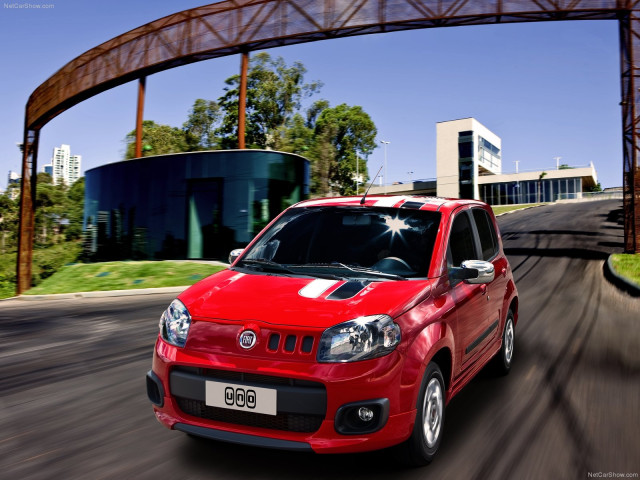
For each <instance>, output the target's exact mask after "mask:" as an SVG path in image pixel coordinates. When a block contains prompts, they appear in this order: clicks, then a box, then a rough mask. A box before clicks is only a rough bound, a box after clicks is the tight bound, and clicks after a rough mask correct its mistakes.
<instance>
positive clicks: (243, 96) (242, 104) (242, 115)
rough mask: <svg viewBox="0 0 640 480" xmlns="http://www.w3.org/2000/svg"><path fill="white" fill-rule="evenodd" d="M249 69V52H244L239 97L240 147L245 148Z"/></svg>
mask: <svg viewBox="0 0 640 480" xmlns="http://www.w3.org/2000/svg"><path fill="white" fill-rule="evenodd" d="M248 71H249V52H242V61H241V65H240V93H239V98H238V148H239V149H241V150H242V149H244V148H245V141H244V140H245V138H244V137H245V124H246V109H247V72H248Z"/></svg>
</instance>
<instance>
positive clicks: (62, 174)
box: [45, 145, 82, 185]
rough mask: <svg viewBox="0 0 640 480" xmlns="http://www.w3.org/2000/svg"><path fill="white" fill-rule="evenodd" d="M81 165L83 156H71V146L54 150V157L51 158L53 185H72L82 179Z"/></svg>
mask: <svg viewBox="0 0 640 480" xmlns="http://www.w3.org/2000/svg"><path fill="white" fill-rule="evenodd" d="M81 164H82V156H81V155H71V147H70V146H69V145H61V146H60V147H55V148H54V149H53V156H52V157H51V172H52V173H51V176H52V177H53V183H54V184H55V185H58V184H60V183H64V184H65V185H72V184H73V183H74V182H75V181H76V180H78V178H80V169H81ZM47 166H48V165H47ZM47 166H45V167H47ZM45 171H46V170H45Z"/></svg>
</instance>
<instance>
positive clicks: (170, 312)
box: [159, 300, 191, 347]
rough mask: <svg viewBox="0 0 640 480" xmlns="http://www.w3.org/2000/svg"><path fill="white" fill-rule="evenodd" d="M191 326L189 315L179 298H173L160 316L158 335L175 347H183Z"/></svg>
mask: <svg viewBox="0 0 640 480" xmlns="http://www.w3.org/2000/svg"><path fill="white" fill-rule="evenodd" d="M190 326H191V315H189V311H188V310H187V307H185V306H184V304H183V303H182V302H181V301H180V300H174V301H173V302H171V305H169V308H167V309H166V310H165V311H164V313H163V314H162V316H161V317H160V324H159V327H160V335H161V336H162V338H163V339H164V340H166V341H167V342H169V343H170V344H171V345H175V346H176V347H184V344H185V343H186V342H187V334H188V333H189V327H190Z"/></svg>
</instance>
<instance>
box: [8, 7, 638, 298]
mask: <svg viewBox="0 0 640 480" xmlns="http://www.w3.org/2000/svg"><path fill="white" fill-rule="evenodd" d="M639 2H640V0H635V1H622V0H489V1H487V0H227V1H223V2H219V3H214V4H211V5H206V6H202V7H198V8H194V9H191V10H185V11H182V12H179V13H175V14H173V15H169V16H167V17H164V18H161V19H158V20H155V21H153V22H151V23H148V24H146V25H143V26H141V27H138V28H136V29H134V30H131V31H130V32H127V33H125V34H123V35H120V36H118V37H115V38H113V39H111V40H109V41H107V42H105V43H103V44H102V45H99V46H97V47H95V48H92V49H91V50H88V51H87V52H85V53H84V54H82V55H80V56H79V57H77V58H75V59H74V60H72V61H70V62H69V63H67V64H66V65H65V66H63V67H62V68H61V69H60V70H59V71H58V72H56V73H55V74H54V75H52V76H51V77H50V78H49V79H47V80H46V81H45V82H44V83H43V84H42V85H40V86H39V87H38V88H36V90H35V91H34V92H33V93H32V94H31V96H30V97H29V100H28V102H27V106H26V115H25V136H24V151H23V167H22V179H23V188H22V193H21V212H20V244H19V249H18V267H17V270H18V293H20V292H22V291H24V290H27V289H28V288H29V282H30V276H31V273H30V272H31V249H32V243H33V220H34V219H33V198H34V195H33V194H34V193H35V175H36V170H37V145H38V137H39V131H40V129H41V128H42V127H43V126H44V125H45V124H46V123H47V122H48V121H50V120H51V119H53V118H54V117H55V116H57V115H59V114H60V113H62V112H63V111H65V110H67V109H68V108H70V107H72V106H73V105H76V104H77V103H79V102H81V101H83V100H86V99H87V98H90V97H91V96H93V95H96V94H98V93H101V92H103V91H105V90H108V89H110V88H113V87H116V86H118V85H121V84H124V83H126V82H129V81H131V80H134V79H136V78H142V77H145V76H146V75H149V74H152V73H156V72H160V71H163V70H167V69H170V68H173V67H178V66H181V65H186V64H189V63H193V62H198V61H201V60H207V59H211V58H216V57H221V56H226V55H231V54H236V53H245V52H248V51H252V50H259V49H266V48H271V47H276V46H283V45H291V44H296V43H303V42H311V41H317V40H325V39H331V38H340V37H348V36H354V35H365V34H371V33H384V32H393V31H400V30H410V29H418V28H434V27H446V26H462V25H481V24H494V23H516V22H538V21H553V20H600V19H604V20H618V21H619V23H620V39H621V42H620V45H621V48H620V55H621V67H620V68H621V70H620V71H621V82H622V102H621V106H622V118H623V143H624V148H623V152H624V160H623V162H624V188H625V248H626V250H627V251H634V252H640V198H639V197H640V171H639V170H638V161H637V157H638V147H639V146H640V134H639V131H638V127H637V125H638V122H639V120H640V118H639V117H638V107H640V94H639V93H638V91H637V88H636V87H635V80H636V78H638V76H639V74H640V66H636V65H635V64H634V58H636V57H637V55H638V54H640V6H639ZM30 177H32V178H30Z"/></svg>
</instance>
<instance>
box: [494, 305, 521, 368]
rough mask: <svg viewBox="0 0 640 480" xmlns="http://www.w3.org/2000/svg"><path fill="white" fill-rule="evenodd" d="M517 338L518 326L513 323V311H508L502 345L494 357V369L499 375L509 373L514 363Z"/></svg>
mask: <svg viewBox="0 0 640 480" xmlns="http://www.w3.org/2000/svg"><path fill="white" fill-rule="evenodd" d="M515 340H516V326H515V324H514V323H513V312H512V311H511V310H509V311H508V312H507V319H506V320H505V321H504V330H503V331H502V347H500V351H499V352H498V354H497V355H496V356H495V357H494V359H493V366H494V370H495V371H496V373H497V374H498V375H507V374H508V373H509V372H510V371H511V365H512V363H513V347H514V345H515Z"/></svg>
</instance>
